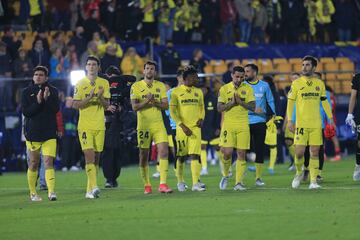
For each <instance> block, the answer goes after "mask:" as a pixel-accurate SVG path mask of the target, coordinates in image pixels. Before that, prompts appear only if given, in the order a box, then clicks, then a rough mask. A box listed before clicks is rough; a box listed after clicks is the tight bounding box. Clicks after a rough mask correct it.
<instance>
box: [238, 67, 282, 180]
mask: <svg viewBox="0 0 360 240" xmlns="http://www.w3.org/2000/svg"><path fill="white" fill-rule="evenodd" d="M258 72H259V69H258V67H257V66H256V65H255V64H252V63H251V64H247V65H246V66H245V79H246V83H247V84H249V85H250V86H251V87H252V88H253V90H254V95H255V98H256V108H255V111H249V123H250V135H251V139H252V144H253V148H254V149H255V154H256V158H255V171H256V174H255V175H256V177H255V179H256V180H255V185H256V186H259V187H261V186H264V185H265V183H264V182H263V180H262V179H261V177H262V172H263V165H264V149H265V134H266V117H267V115H269V113H268V112H267V111H266V106H267V104H268V105H269V106H270V108H271V110H272V113H273V114H274V115H276V111H275V103H274V97H273V95H272V93H271V89H270V87H269V84H268V83H266V82H265V81H262V80H258V79H257V75H258ZM250 170H251V168H250Z"/></svg>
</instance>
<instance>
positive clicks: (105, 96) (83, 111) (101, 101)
mask: <svg viewBox="0 0 360 240" xmlns="http://www.w3.org/2000/svg"><path fill="white" fill-rule="evenodd" d="M85 69H86V77H84V78H83V79H81V80H80V81H79V82H78V83H77V84H76V86H75V90H74V103H73V106H74V108H76V109H79V122H78V135H79V140H80V144H81V149H82V151H83V153H84V156H85V170H86V175H87V179H88V181H87V188H86V194H85V198H87V199H94V198H98V197H99V194H100V189H99V187H98V185H97V172H98V166H99V160H100V153H101V152H102V151H103V148H104V139H105V113H104V111H105V109H107V107H108V106H109V99H110V88H109V82H108V81H107V80H106V79H103V78H100V77H99V76H98V72H99V70H100V61H99V59H98V58H97V57H95V56H88V58H87V60H86V65H85Z"/></svg>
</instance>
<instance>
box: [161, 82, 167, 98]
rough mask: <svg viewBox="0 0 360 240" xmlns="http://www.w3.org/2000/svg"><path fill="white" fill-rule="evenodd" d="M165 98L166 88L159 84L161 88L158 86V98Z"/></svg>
mask: <svg viewBox="0 0 360 240" xmlns="http://www.w3.org/2000/svg"><path fill="white" fill-rule="evenodd" d="M164 98H166V99H167V95H166V88H165V85H164V84H161V88H160V99H161V100H162V99H164Z"/></svg>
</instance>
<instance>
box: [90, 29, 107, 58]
mask: <svg viewBox="0 0 360 240" xmlns="http://www.w3.org/2000/svg"><path fill="white" fill-rule="evenodd" d="M92 41H93V42H95V43H96V46H97V48H98V51H99V55H100V56H102V55H104V53H105V48H104V49H101V46H102V45H105V38H104V36H101V35H100V32H94V33H93V36H92Z"/></svg>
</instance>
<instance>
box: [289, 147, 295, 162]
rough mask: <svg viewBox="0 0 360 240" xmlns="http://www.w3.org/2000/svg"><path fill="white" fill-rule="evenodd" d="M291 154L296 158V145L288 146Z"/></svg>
mask: <svg viewBox="0 0 360 240" xmlns="http://www.w3.org/2000/svg"><path fill="white" fill-rule="evenodd" d="M288 149H289V154H290V156H291V157H292V158H293V159H295V145H294V144H292V145H291V146H288Z"/></svg>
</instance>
